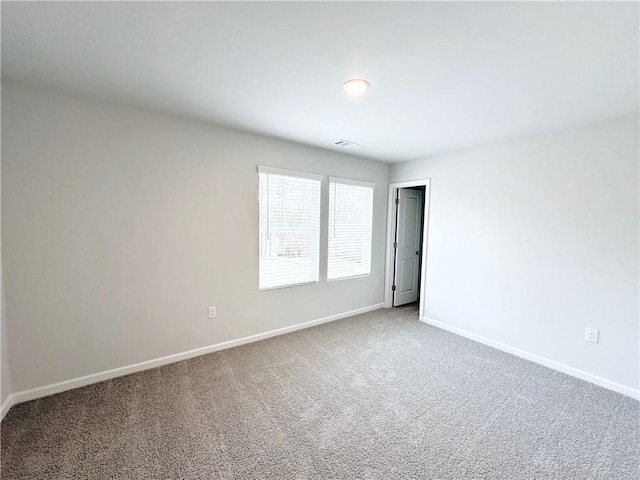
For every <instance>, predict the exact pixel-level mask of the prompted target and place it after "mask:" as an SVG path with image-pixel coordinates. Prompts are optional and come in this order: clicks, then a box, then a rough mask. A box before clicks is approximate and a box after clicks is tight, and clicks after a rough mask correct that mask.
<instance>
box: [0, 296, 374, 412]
mask: <svg viewBox="0 0 640 480" xmlns="http://www.w3.org/2000/svg"><path fill="white" fill-rule="evenodd" d="M382 307H383V304H382V303H378V304H376V305H370V306H368V307H363V308H358V309H356V310H351V311H348V312H342V313H337V314H335V315H329V316H328V317H323V318H318V319H316V320H310V321H308V322H303V323H298V324H296V325H291V326H289V327H284V328H278V329H276V330H269V331H268V332H264V333H258V334H256V335H250V336H248V337H243V338H238V339H236V340H229V341H227V342H222V343H216V344H214V345H209V346H206V347H201V348H196V349H194V350H188V351H186V352H181V353H176V354H173V355H167V356H166V357H160V358H155V359H153V360H147V361H145V362H140V363H135V364H133V365H127V366H125V367H119V368H114V369H112V370H106V371H104V372H99V373H92V374H90V375H85V376H83V377H77V378H72V379H71V380H65V381H63V382H58V383H52V384H51V385H45V386H43V387H37V388H32V389H30V390H22V391H20V392H14V393H12V394H11V395H9V397H8V398H7V400H6V401H5V402H4V404H3V405H2V412H1V413H2V416H1V417H0V420H1V419H2V418H4V416H5V414H6V413H7V411H8V410H9V408H11V406H12V405H15V404H17V403H22V402H28V401H29V400H35V399H36V398H41V397H46V396H47V395H53V394H55V393H60V392H64V391H66V390H71V389H74V388H78V387H84V386H85V385H90V384H92V383H98V382H102V381H104V380H109V379H112V378H116V377H121V376H123V375H129V374H130V373H135V372H141V371H143V370H148V369H150V368H156V367H161V366H162V365H167V364H169V363H175V362H180V361H182V360H187V359H189V358H193V357H198V356H200V355H205V354H207V353H212V352H217V351H219V350H225V349H227V348H233V347H237V346H240V345H244V344H246V343H252V342H258V341H260V340H265V339H267V338H271V337H275V336H278V335H284V334H285V333H290V332H295V331H296V330H302V329H305V328H309V327H314V326H316V325H321V324H323V323H328V322H333V321H334V320H340V319H341V318H346V317H352V316H354V315H359V314H361V313H366V312H371V311H373V310H378V309H380V308H382Z"/></svg>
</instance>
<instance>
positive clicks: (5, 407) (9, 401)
mask: <svg viewBox="0 0 640 480" xmlns="http://www.w3.org/2000/svg"><path fill="white" fill-rule="evenodd" d="M12 406H13V395H9V396H8V397H7V398H5V399H4V402H2V407H0V421H1V420H2V419H3V418H4V416H5V415H6V414H7V412H8V411H9V409H10V408H11V407H12Z"/></svg>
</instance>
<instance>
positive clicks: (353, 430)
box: [1, 306, 640, 480]
mask: <svg viewBox="0 0 640 480" xmlns="http://www.w3.org/2000/svg"><path fill="white" fill-rule="evenodd" d="M639 405H640V403H639V402H638V401H636V400H633V399H631V398H628V397H625V396H623V395H619V394H616V393H614V392H611V391H608V390H605V389H603V388H600V387H597V386H595V385H592V384H589V383H586V382H584V381H581V380H578V379H575V378H573V377H570V376H567V375H564V374H562V373H559V372H556V371H554V370H550V369H548V368H545V367H542V366H539V365H537V364H534V363H531V362H528V361H526V360H523V359H520V358H517V357H514V356H512V355H509V354H507V353H504V352H500V351H498V350H495V349H492V348H489V347H487V346H484V345H482V344H478V343H475V342H472V341H470V340H467V339H465V338H462V337H459V336H456V335H453V334H451V333H449V332H446V331H444V330H441V329H438V328H435V327H432V326H429V325H426V324H423V323H421V322H419V321H418V320H417V311H416V309H415V307H414V306H409V307H407V308H394V309H387V310H378V311H375V312H370V313H366V314H363V315H358V316H355V317H351V318H348V319H343V320H339V321H336V322H332V323H328V324H325V325H321V326H317V327H314V328H310V329H306V330H301V331H298V332H294V333H290V334H287V335H283V336H280V337H275V338H271V339H268V340H264V341H261V342H257V343H253V344H249V345H244V346H240V347H236V348H232V349H229V350H224V351H220V352H216V353H212V354H208V355H204V356H201V357H197V358H193V359H191V360H186V361H183V362H179V363H175V364H172V365H167V366H164V367H160V368H156V369H153V370H148V371H145V372H140V373H136V374H132V375H128V376H125V377H120V378H116V379H113V380H109V381H105V382H102V383H98V384H94V385H90V386H87V387H83V388H80V389H76V390H72V391H68V392H64V393H61V394H58V395H53V396H50V397H46V398H42V399H39V400H34V401H32V402H27V403H23V404H19V405H16V406H14V407H13V408H12V409H11V410H10V411H9V413H8V414H7V416H6V417H5V419H4V421H3V422H2V432H1V438H2V445H1V453H2V459H1V465H2V479H3V480H9V479H30V480H35V479H243V480H244V479H509V480H518V479H607V480H611V479H637V478H640V461H639V456H638V452H640V438H639V418H640V417H639V415H640V411H639Z"/></svg>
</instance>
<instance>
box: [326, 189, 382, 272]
mask: <svg viewBox="0 0 640 480" xmlns="http://www.w3.org/2000/svg"><path fill="white" fill-rule="evenodd" d="M373 187H374V184H373V183H368V182H359V181H356V180H346V179H343V178H335V177H329V260H328V264H327V279H328V280H337V279H340V278H348V277H356V276H360V275H369V274H370V273H371V225H372V217H373Z"/></svg>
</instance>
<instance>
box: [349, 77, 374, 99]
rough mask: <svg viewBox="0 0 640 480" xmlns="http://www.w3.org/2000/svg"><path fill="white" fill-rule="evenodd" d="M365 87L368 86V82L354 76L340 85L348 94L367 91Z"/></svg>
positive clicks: (359, 93) (358, 93)
mask: <svg viewBox="0 0 640 480" xmlns="http://www.w3.org/2000/svg"><path fill="white" fill-rule="evenodd" d="M367 88H369V82H367V81H366V80H362V79H361V78H354V79H353V80H349V81H348V82H346V83H345V84H344V85H342V89H343V90H344V91H345V92H347V93H348V94H349V95H361V94H363V93H364V92H366V91H367Z"/></svg>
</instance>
